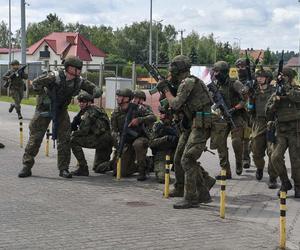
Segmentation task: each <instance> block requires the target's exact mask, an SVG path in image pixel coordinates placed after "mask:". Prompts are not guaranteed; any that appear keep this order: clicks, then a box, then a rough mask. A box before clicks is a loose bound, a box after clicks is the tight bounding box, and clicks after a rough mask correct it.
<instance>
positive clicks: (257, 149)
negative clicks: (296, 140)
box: [249, 67, 277, 189]
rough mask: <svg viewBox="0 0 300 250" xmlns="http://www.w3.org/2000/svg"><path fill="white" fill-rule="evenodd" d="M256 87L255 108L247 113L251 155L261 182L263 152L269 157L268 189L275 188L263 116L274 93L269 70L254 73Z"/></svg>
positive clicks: (257, 176) (275, 181)
mask: <svg viewBox="0 0 300 250" xmlns="http://www.w3.org/2000/svg"><path fill="white" fill-rule="evenodd" d="M255 77H256V81H257V84H258V86H257V87H256V88H255V90H254V91H255V92H254V96H253V98H254V100H255V106H254V107H253V108H252V109H251V107H249V112H250V113H251V120H252V133H251V148H252V153H253V161H254V163H255V166H256V168H257V169H256V175H255V176H256V179H257V180H261V179H262V177H263V170H264V166H265V160H264V156H265V151H267V155H268V157H269V162H268V174H269V184H268V186H269V188H271V189H275V188H277V173H276V171H275V169H274V168H273V166H272V163H271V153H272V147H273V144H272V143H271V142H269V141H267V134H266V133H267V122H268V121H267V117H266V114H265V106H266V104H267V101H268V99H269V98H270V96H271V95H272V94H273V92H274V88H273V87H272V86H271V85H270V83H271V81H272V79H273V75H272V72H271V71H270V70H267V69H263V68H262V67H261V69H259V70H257V71H256V73H255Z"/></svg>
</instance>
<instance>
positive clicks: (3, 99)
mask: <svg viewBox="0 0 300 250" xmlns="http://www.w3.org/2000/svg"><path fill="white" fill-rule="evenodd" d="M12 100H13V99H12V98H11V97H9V96H0V101H1V102H12ZM21 103H22V104H24V105H31V106H35V105H36V98H35V96H30V97H29V98H28V99H26V98H24V99H23V100H22V102H21ZM68 110H69V111H72V112H78V111H79V106H78V105H76V104H70V105H69V107H68Z"/></svg>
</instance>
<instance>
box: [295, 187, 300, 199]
mask: <svg viewBox="0 0 300 250" xmlns="http://www.w3.org/2000/svg"><path fill="white" fill-rule="evenodd" d="M294 190H295V198H300V186H299V185H295V186H294Z"/></svg>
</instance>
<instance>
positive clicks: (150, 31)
mask: <svg viewBox="0 0 300 250" xmlns="http://www.w3.org/2000/svg"><path fill="white" fill-rule="evenodd" d="M149 64H152V0H150V27H149Z"/></svg>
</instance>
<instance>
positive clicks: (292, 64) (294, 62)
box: [286, 56, 300, 67]
mask: <svg viewBox="0 0 300 250" xmlns="http://www.w3.org/2000/svg"><path fill="white" fill-rule="evenodd" d="M286 66H290V67H295V66H300V62H299V57H298V56H294V57H292V58H291V59H290V60H288V62H287V64H286Z"/></svg>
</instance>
